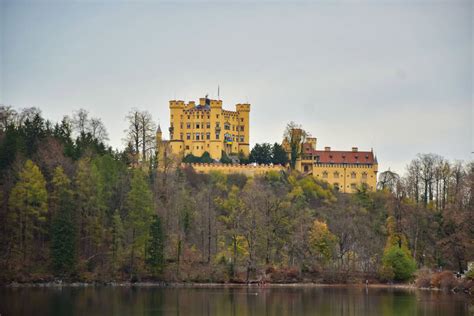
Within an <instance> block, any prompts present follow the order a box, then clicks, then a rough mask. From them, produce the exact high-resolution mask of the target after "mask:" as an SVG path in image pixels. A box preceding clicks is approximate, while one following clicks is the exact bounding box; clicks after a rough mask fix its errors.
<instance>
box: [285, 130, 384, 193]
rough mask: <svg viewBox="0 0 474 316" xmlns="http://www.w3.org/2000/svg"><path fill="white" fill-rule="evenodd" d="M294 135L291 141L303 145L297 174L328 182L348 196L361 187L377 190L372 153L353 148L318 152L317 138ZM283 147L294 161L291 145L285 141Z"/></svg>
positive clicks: (374, 162) (296, 165)
mask: <svg viewBox="0 0 474 316" xmlns="http://www.w3.org/2000/svg"><path fill="white" fill-rule="evenodd" d="M291 133H292V136H291V137H292V138H293V139H294V140H296V141H297V142H298V144H300V146H298V151H299V153H298V158H297V159H296V163H295V169H296V170H298V171H300V172H302V173H305V174H307V175H313V176H314V177H315V178H318V179H321V180H324V181H327V182H329V183H330V184H332V185H333V186H334V187H335V189H336V190H339V191H341V192H344V193H353V192H356V191H357V189H358V188H360V187H361V186H366V187H367V188H368V189H369V190H370V191H375V190H376V185H377V171H378V163H377V157H376V156H375V155H374V153H373V151H372V150H371V151H359V149H358V148H357V147H352V150H350V151H344V150H332V149H331V147H325V148H324V150H317V149H316V144H317V139H316V138H314V137H305V135H304V134H305V133H304V132H303V130H301V129H293V130H292V132H291ZM303 139H304V140H303ZM282 145H283V148H285V150H286V151H287V153H288V157H289V158H290V156H291V146H290V143H289V141H288V140H287V139H285V140H283V144H282Z"/></svg>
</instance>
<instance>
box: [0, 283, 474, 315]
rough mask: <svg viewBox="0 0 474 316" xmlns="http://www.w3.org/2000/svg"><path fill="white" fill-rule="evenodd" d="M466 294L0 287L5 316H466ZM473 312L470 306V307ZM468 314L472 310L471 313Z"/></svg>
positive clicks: (334, 289)
mask: <svg viewBox="0 0 474 316" xmlns="http://www.w3.org/2000/svg"><path fill="white" fill-rule="evenodd" d="M468 303H469V302H468V300H467V297H466V296H465V295H462V294H445V293H442V292H437V291H415V290H403V289H381V288H369V289H366V288H365V287H349V288H343V287H277V288H263V289H262V288H222V287H220V288H159V287H106V286H104V287H62V288H61V287H46V288H36V287H19V288H0V314H1V316H9V315H320V316H321V315H322V316H325V315H350V316H356V315H377V316H379V315H387V316H389V315H397V316H404V315H429V316H435V315H439V316H442V315H443V316H444V315H446V316H454V315H469V305H468ZM471 308H472V307H471ZM471 313H472V310H471Z"/></svg>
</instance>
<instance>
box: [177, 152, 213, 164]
mask: <svg viewBox="0 0 474 316" xmlns="http://www.w3.org/2000/svg"><path fill="white" fill-rule="evenodd" d="M213 161H214V160H212V158H211V155H209V153H208V152H207V151H206V152H204V153H203V154H202V156H201V157H197V156H194V155H193V154H188V155H186V157H184V158H183V162H184V163H211V162H213Z"/></svg>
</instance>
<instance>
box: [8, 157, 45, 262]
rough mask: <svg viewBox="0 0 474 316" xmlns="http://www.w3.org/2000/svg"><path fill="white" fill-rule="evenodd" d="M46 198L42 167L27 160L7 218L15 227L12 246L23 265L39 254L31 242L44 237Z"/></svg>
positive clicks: (12, 196) (16, 185)
mask: <svg viewBox="0 0 474 316" xmlns="http://www.w3.org/2000/svg"><path fill="white" fill-rule="evenodd" d="M47 199H48V194H47V191H46V181H45V179H44V177H43V174H42V173H41V170H40V169H39V168H38V166H37V165H35V164H34V163H33V161H31V160H27V161H26V163H25V165H24V167H23V169H22V170H21V171H20V174H19V180H18V182H17V183H16V184H15V186H14V187H13V189H12V190H11V193H10V198H9V201H8V204H9V208H10V213H9V220H10V221H11V224H12V225H13V227H15V230H14V235H13V236H12V237H13V247H14V249H15V250H16V253H17V254H19V255H21V256H22V259H23V262H24V264H28V261H29V260H28V259H30V258H33V257H34V256H35V255H36V254H38V253H41V252H40V251H39V250H41V249H38V247H35V245H34V243H35V241H37V242H38V241H43V240H44V234H45V222H46V215H47V212H48V206H47ZM42 244H43V243H42V242H40V245H42Z"/></svg>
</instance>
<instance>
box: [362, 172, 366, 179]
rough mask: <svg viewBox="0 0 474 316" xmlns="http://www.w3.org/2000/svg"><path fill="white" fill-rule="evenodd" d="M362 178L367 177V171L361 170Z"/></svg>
mask: <svg viewBox="0 0 474 316" xmlns="http://www.w3.org/2000/svg"><path fill="white" fill-rule="evenodd" d="M362 179H367V172H365V171H364V172H362Z"/></svg>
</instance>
